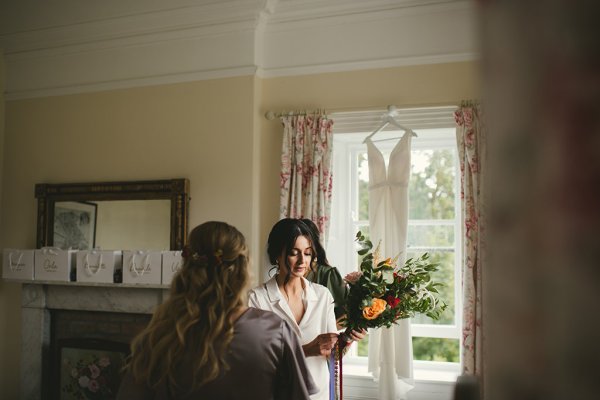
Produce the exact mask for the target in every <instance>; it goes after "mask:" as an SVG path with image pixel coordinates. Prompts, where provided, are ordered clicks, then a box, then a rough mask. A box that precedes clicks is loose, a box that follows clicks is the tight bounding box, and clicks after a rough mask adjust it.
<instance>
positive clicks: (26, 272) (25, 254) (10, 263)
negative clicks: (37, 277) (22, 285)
mask: <svg viewBox="0 0 600 400" xmlns="http://www.w3.org/2000/svg"><path fill="white" fill-rule="evenodd" d="M34 252H35V250H15V249H4V252H3V257H2V258H3V260H2V261H3V262H2V277H3V278H5V279H24V280H33V259H34Z"/></svg>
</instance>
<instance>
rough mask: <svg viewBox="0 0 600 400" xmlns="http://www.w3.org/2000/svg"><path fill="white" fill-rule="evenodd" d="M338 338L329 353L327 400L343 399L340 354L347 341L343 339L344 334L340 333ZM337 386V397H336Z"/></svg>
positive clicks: (341, 354)
mask: <svg viewBox="0 0 600 400" xmlns="http://www.w3.org/2000/svg"><path fill="white" fill-rule="evenodd" d="M340 339H341V340H338V341H337V342H336V344H335V346H334V347H333V351H332V352H331V354H330V355H329V400H336V399H339V400H342V399H343V391H344V388H343V382H342V380H343V378H342V356H343V355H344V348H345V347H346V346H347V343H346V341H345V340H344V334H341V335H340ZM338 378H339V383H338ZM338 388H339V394H340V395H339V397H337V393H338V391H337V389H338Z"/></svg>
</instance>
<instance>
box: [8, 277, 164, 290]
mask: <svg viewBox="0 0 600 400" xmlns="http://www.w3.org/2000/svg"><path fill="white" fill-rule="evenodd" d="M2 280H3V281H5V282H12V283H22V284H27V285H57V286H76V287H107V288H124V289H125V288H127V289H165V290H167V289H169V285H135V284H130V283H96V282H74V281H69V282H67V281H40V280H27V279H10V278H2Z"/></svg>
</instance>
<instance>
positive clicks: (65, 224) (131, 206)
mask: <svg viewBox="0 0 600 400" xmlns="http://www.w3.org/2000/svg"><path fill="white" fill-rule="evenodd" d="M170 223H171V201H170V200H165V199H160V200H110V201H108V200H107V201H57V202H56V203H55V204H54V237H53V243H52V245H53V246H55V247H60V248H62V249H69V248H72V249H79V250H83V249H92V248H101V249H105V250H112V249H123V250H125V249H151V250H169V247H170Z"/></svg>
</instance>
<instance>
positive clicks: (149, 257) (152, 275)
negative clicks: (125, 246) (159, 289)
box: [123, 250, 162, 285]
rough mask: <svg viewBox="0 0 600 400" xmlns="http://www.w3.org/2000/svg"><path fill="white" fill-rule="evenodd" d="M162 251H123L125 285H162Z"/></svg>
mask: <svg viewBox="0 0 600 400" xmlns="http://www.w3.org/2000/svg"><path fill="white" fill-rule="evenodd" d="M161 266H162V256H161V252H160V251H148V250H125V251H123V283H129V284H144V285H160V284H161V278H162V275H161V274H162V271H161Z"/></svg>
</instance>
